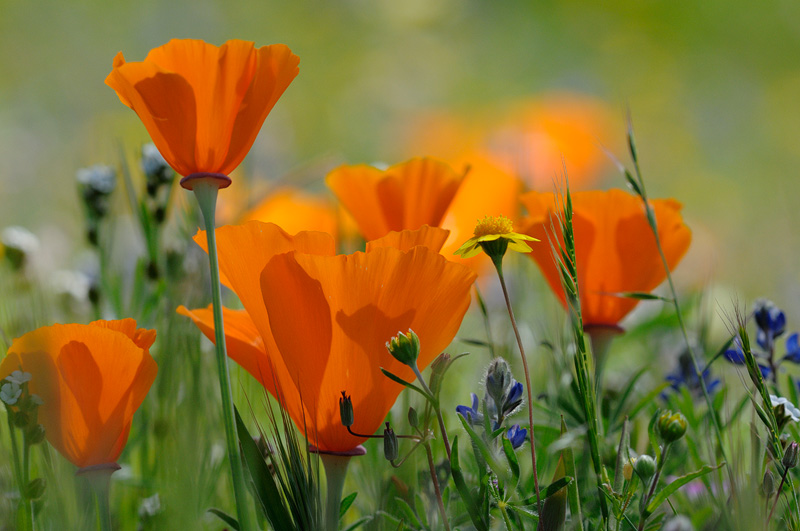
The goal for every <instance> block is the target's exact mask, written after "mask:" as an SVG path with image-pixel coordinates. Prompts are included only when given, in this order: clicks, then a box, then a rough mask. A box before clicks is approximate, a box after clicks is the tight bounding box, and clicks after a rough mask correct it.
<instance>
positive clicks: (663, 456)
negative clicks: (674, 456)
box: [639, 443, 672, 531]
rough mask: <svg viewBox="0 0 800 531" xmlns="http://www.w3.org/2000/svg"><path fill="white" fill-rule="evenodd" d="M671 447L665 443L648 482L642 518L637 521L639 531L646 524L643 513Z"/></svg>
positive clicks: (654, 490) (645, 517)
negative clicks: (654, 470)
mask: <svg viewBox="0 0 800 531" xmlns="http://www.w3.org/2000/svg"><path fill="white" fill-rule="evenodd" d="M671 447H672V444H671V443H666V444H665V445H664V451H662V452H661V455H660V456H659V457H660V458H659V460H658V465H657V467H656V473H655V475H654V476H653V479H652V481H651V482H650V488H649V489H648V490H647V495H646V496H645V497H644V498H642V505H641V507H642V516H641V518H640V519H639V531H642V530H643V529H644V524H645V523H646V522H647V518H648V516H646V515H645V513H644V511H645V510H646V508H647V505H648V504H649V503H650V499H651V498H652V497H653V494H655V492H656V486H658V481H659V480H660V479H661V471H662V470H663V469H664V463H666V462H667V455H669V449H670V448H671Z"/></svg>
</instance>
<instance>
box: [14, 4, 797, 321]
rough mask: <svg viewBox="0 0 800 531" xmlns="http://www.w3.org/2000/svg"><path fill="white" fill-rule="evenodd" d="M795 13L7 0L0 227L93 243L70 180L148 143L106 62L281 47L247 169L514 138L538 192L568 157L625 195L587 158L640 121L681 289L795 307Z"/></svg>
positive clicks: (578, 172)
mask: <svg viewBox="0 0 800 531" xmlns="http://www.w3.org/2000/svg"><path fill="white" fill-rule="evenodd" d="M798 20H800V4H798V3H797V2H794V1H792V0H767V1H764V2H758V3H750V2H730V1H728V0H706V1H703V2H691V1H683V0H679V1H670V2H666V1H654V0H645V1H638V2H625V1H614V0H607V1H603V2H584V1H575V0H568V1H558V2H556V1H547V0H545V1H541V0H537V1H535V2H531V1H521V0H505V1H503V2H488V1H480V0H403V1H395V0H392V1H389V0H377V1H376V0H336V1H328V2H255V1H254V2H229V1H226V2H223V1H213V0H191V1H189V0H173V1H170V2H160V1H155V0H141V1H137V2H105V1H99V0H75V1H69V2H58V1H46V0H31V1H22V0H0V50H2V53H0V197H2V208H0V226H7V225H12V224H16V225H23V226H26V227H28V228H29V229H31V230H32V231H33V232H34V233H36V234H37V235H39V236H40V238H42V239H43V241H44V243H45V245H47V243H48V242H54V245H55V243H58V244H59V245H61V250H60V251H59V253H61V254H59V255H58V257H57V258H56V260H61V259H62V257H68V256H69V255H70V253H73V252H76V249H78V248H80V247H81V246H83V245H84V244H83V243H82V242H83V240H82V237H81V215H80V207H79V202H78V198H77V194H76V192H75V188H76V186H75V179H74V176H75V171H76V169H78V168H80V167H83V166H88V165H91V164H95V163H109V164H115V163H116V162H117V161H118V159H119V149H120V145H124V146H126V147H130V146H133V147H136V146H139V145H140V144H141V143H142V142H144V141H145V140H146V133H145V131H144V128H143V127H142V126H141V124H140V123H139V120H138V119H137V118H136V116H135V115H134V113H133V112H131V111H130V110H129V109H127V108H125V107H124V106H123V105H121V104H120V102H119V101H118V99H117V97H116V95H115V94H114V93H113V91H112V90H111V89H109V88H108V87H107V86H105V85H104V83H103V80H104V78H105V76H106V75H107V74H108V72H109V71H110V68H111V61H112V58H113V57H114V55H115V54H116V53H117V52H118V51H120V50H122V51H124V53H125V56H126V58H127V59H128V60H141V59H142V58H143V57H144V56H145V54H146V53H147V51H148V50H149V49H150V48H152V47H155V46H158V45H161V44H163V43H164V42H166V41H167V40H169V39H170V38H173V37H196V38H202V39H205V40H208V41H211V42H214V43H217V44H220V43H222V42H223V41H225V40H227V39H230V38H241V39H248V40H253V41H255V42H256V43H257V44H258V45H262V44H269V43H273V42H284V43H286V44H288V45H289V46H290V47H291V48H292V50H293V51H294V52H295V53H296V54H298V55H299V56H300V58H301V64H300V68H301V72H300V75H299V77H298V78H297V79H296V80H295V82H294V83H293V84H292V85H291V87H290V88H289V89H288V91H287V92H286V94H285V95H284V96H283V97H282V98H281V100H280V102H279V103H278V105H277V107H276V109H275V110H274V111H273V113H272V114H271V115H270V117H269V118H268V119H267V122H266V125H265V127H264V129H263V131H262V134H261V136H260V137H259V139H258V141H257V142H256V145H255V147H254V149H253V152H252V153H251V155H250V156H249V158H248V159H247V161H246V162H245V164H244V166H243V167H242V168H241V170H240V172H239V173H240V176H241V177H242V178H243V179H248V180H251V181H254V182H261V183H273V182H275V181H277V180H292V181H296V182H298V183H299V184H302V185H306V186H309V187H311V188H312V189H316V191H323V186H322V184H321V178H322V177H323V176H324V174H325V173H326V172H327V171H328V170H329V169H331V168H332V167H334V166H336V165H338V164H341V163H344V162H349V163H358V162H376V161H380V162H386V163H390V164H391V163H395V162H399V161H401V160H405V159H406V158H409V157H411V156H418V155H437V156H440V157H445V158H449V159H451V160H458V159H459V157H460V156H461V155H463V153H465V152H469V151H470V150H473V149H476V148H477V147H478V146H480V147H482V148H487V146H488V147H489V148H491V149H495V151H498V150H499V152H500V153H501V154H502V152H503V150H505V149H506V148H508V143H509V142H512V143H513V142H518V143H519V142H522V143H521V144H520V145H517V146H516V147H515V148H514V149H515V150H514V151H513V153H512V154H511V155H510V162H511V163H512V164H516V165H517V167H523V166H524V167H525V168H527V169H528V171H529V172H530V173H531V175H532V176H529V184H530V186H534V187H538V188H540V189H548V190H549V189H551V188H552V186H553V185H552V182H553V179H554V177H555V176H556V175H557V173H558V171H559V169H560V160H561V156H562V155H563V156H564V160H565V162H566V167H567V171H568V172H569V174H570V176H571V178H572V179H573V183H574V185H575V186H576V187H583V188H586V187H599V188H608V187H611V186H622V184H623V181H622V180H621V178H620V176H619V174H618V173H617V172H616V171H615V169H614V166H613V165H612V164H610V163H609V162H608V159H607V158H606V157H605V155H603V153H602V151H601V150H600V148H599V147H598V146H599V144H603V145H605V146H606V147H607V148H608V149H609V150H611V151H612V152H613V153H615V154H617V156H619V157H620V158H621V159H622V160H624V161H625V162H626V163H627V161H628V158H627V156H626V148H625V142H624V135H625V114H626V109H630V112H631V115H632V117H633V122H634V125H635V130H636V133H637V139H638V147H639V152H640V156H641V164H642V169H643V172H644V174H645V178H646V181H647V183H648V185H649V192H650V195H651V196H653V197H665V196H671V197H676V198H678V199H679V200H680V201H682V202H683V203H684V214H685V218H686V219H687V222H688V223H689V225H690V226H691V227H692V228H693V230H694V235H695V239H694V244H693V247H692V250H691V252H690V254H689V256H688V257H687V259H686V260H685V261H684V264H683V265H682V266H681V268H679V271H678V275H679V277H680V279H681V280H682V282H683V284H684V285H686V284H687V283H688V284H690V285H692V286H694V287H702V286H705V285H707V284H708V283H709V282H711V281H713V282H714V283H715V285H717V286H721V287H722V292H721V295H720V296H719V300H718V303H719V304H720V305H726V304H728V303H729V302H730V300H731V296H732V295H731V293H733V292H735V293H738V294H739V296H740V297H741V298H743V299H744V300H752V298H754V297H756V296H761V295H763V296H767V297H770V298H773V299H775V300H776V302H778V304H779V305H781V306H782V307H784V308H785V309H787V310H788V311H789V312H790V313H794V314H797V310H800V304H798V302H795V300H794V299H797V297H795V296H794V295H797V294H798V291H800V290H798V288H797V285H798V282H797V281H798V278H799V277H798V273H799V272H798V267H797V257H798V256H800V237H799V236H798V235H797V231H796V229H795V228H796V227H797V226H798V224H800V212H799V211H798V209H797V208H796V207H795V205H796V202H797V198H798V197H800V183H798V178H797V168H798V167H800V150H798V147H797V144H798V138H800V134H798V133H800V98H799V97H798V96H799V95H800V25H798V24H797V21H798ZM514 135H517V136H516V137H515V136H514ZM520 135H521V136H520ZM510 137H511V138H512V140H509V138H510ZM514 138H516V140H514ZM519 138H523V139H524V140H523V141H520V140H519ZM498 146H499V147H498ZM520 146H521V150H520ZM576 146H577V147H576ZM520 153H522V154H520ZM507 158H508V157H507ZM119 204H120V207H121V208H126V206H125V205H126V204H127V203H125V202H124V201H121V202H120V203H119ZM64 242H72V243H70V244H64ZM64 259H67V258H64ZM792 308H794V310H795V311H794V312H793V311H792Z"/></svg>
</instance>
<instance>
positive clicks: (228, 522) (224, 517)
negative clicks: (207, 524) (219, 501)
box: [207, 507, 239, 531]
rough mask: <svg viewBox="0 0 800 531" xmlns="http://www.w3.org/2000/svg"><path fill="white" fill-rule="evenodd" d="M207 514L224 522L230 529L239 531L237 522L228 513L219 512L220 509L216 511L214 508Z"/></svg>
mask: <svg viewBox="0 0 800 531" xmlns="http://www.w3.org/2000/svg"><path fill="white" fill-rule="evenodd" d="M207 512H209V513H211V514H213V515H214V516H216V517H217V518H219V519H220V520H222V521H223V522H225V524H226V525H229V526H231V528H232V529H233V530H234V531H239V522H238V521H237V520H236V518H234V517H233V516H231V515H229V514H228V513H226V512H224V511H221V510H220V509H216V508H214V507H212V508H211V509H209V510H208V511H207Z"/></svg>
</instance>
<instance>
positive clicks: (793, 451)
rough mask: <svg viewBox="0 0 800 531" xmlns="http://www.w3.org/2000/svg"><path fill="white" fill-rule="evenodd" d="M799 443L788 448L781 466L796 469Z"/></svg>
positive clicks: (794, 443)
mask: <svg viewBox="0 0 800 531" xmlns="http://www.w3.org/2000/svg"><path fill="white" fill-rule="evenodd" d="M797 450H798V448H797V443H796V442H793V443H792V444H790V445H789V446H787V447H786V452H785V453H784V454H783V459H782V460H781V464H782V465H783V466H784V467H785V468H794V467H796V466H797Z"/></svg>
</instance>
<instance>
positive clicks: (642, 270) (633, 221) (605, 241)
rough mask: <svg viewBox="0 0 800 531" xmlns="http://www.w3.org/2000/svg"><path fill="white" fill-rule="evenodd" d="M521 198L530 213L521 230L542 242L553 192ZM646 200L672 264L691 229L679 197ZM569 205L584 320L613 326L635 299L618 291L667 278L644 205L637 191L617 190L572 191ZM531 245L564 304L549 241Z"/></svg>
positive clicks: (642, 288)
mask: <svg viewBox="0 0 800 531" xmlns="http://www.w3.org/2000/svg"><path fill="white" fill-rule="evenodd" d="M521 199H522V203H523V205H525V207H526V208H527V209H528V214H529V218H528V219H527V220H526V224H527V229H525V230H524V231H523V232H525V233H527V234H529V235H531V236H534V237H536V238H539V239H540V240H542V241H544V242H546V241H547V235H546V231H550V215H551V213H552V212H554V209H556V208H557V206H556V205H555V203H554V202H555V197H554V195H553V194H551V193H538V192H529V193H527V194H523V195H522V198H521ZM650 203H651V204H652V206H653V209H654V211H655V215H656V223H657V226H658V236H659V238H660V240H661V245H662V246H663V249H664V254H665V256H666V258H667V264H668V265H669V268H670V269H673V268H674V267H675V266H676V265H677V264H678V262H680V260H681V258H682V257H683V255H684V254H685V253H686V250H687V249H688V248H689V244H690V243H691V240H692V234H691V231H690V230H689V228H688V227H687V226H686V225H685V224H684V223H683V219H682V217H681V213H680V211H681V204H680V203H679V202H677V201H675V200H674V199H654V200H651V201H650ZM572 206H573V212H574V215H573V226H574V231H575V255H576V260H577V262H578V286H579V289H580V296H581V311H582V314H583V324H584V326H585V327H590V326H606V327H612V328H618V324H617V323H619V321H620V320H622V318H623V317H625V316H626V315H627V314H628V313H629V312H630V311H631V310H632V309H633V308H634V307H635V306H636V304H637V302H638V300H636V299H632V298H629V297H621V296H620V295H619V294H620V293H622V292H649V291H651V290H653V289H654V288H656V287H657V286H658V285H659V284H661V282H663V281H664V279H665V278H666V273H665V271H664V267H663V265H662V262H661V258H660V256H659V254H658V249H657V247H656V243H655V238H654V237H653V234H652V231H651V229H650V226H649V225H648V223H647V218H646V216H645V211H644V207H643V205H642V202H641V200H640V199H639V198H638V197H635V196H633V195H631V194H629V193H627V192H625V191H622V190H608V191H607V192H600V191H590V192H575V193H573V194H572ZM532 248H533V251H532V252H531V253H529V256H530V257H531V258H533V259H534V260H535V261H536V263H537V264H538V265H539V269H541V271H542V273H543V274H544V276H545V278H546V279H547V282H548V283H549V284H550V288H551V289H552V290H553V292H554V293H555V294H556V295H557V296H558V298H559V299H560V300H561V302H562V304H566V301H565V299H564V293H563V290H562V288H561V280H560V278H559V274H558V271H557V270H556V267H555V264H554V262H553V256H552V254H551V253H552V251H551V249H550V246H549V245H536V246H532Z"/></svg>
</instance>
